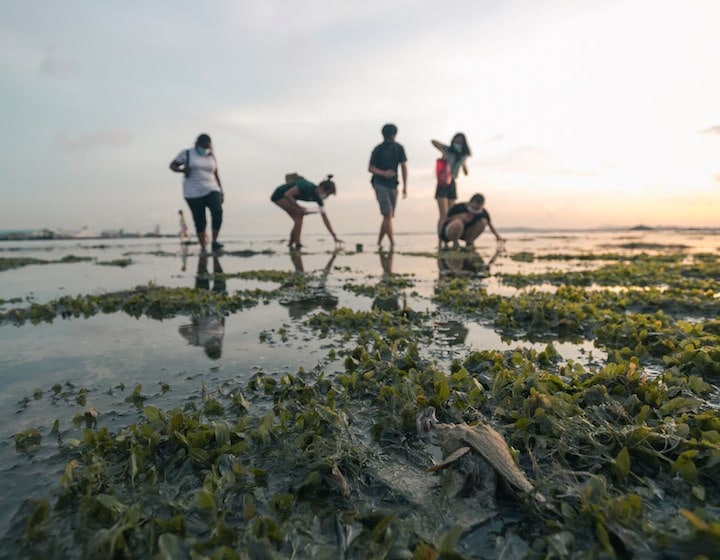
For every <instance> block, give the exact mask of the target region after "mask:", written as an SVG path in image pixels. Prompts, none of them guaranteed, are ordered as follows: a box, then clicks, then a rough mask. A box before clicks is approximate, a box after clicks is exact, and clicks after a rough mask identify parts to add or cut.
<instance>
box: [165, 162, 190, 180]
mask: <svg viewBox="0 0 720 560" xmlns="http://www.w3.org/2000/svg"><path fill="white" fill-rule="evenodd" d="M170 169H172V170H173V171H174V172H175V173H185V175H186V176H187V174H188V173H189V172H190V168H189V167H188V166H187V165H185V164H184V163H182V162H180V161H178V160H176V159H174V160H172V161H171V162H170Z"/></svg>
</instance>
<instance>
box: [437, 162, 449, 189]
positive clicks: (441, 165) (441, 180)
mask: <svg viewBox="0 0 720 560" xmlns="http://www.w3.org/2000/svg"><path fill="white" fill-rule="evenodd" d="M435 176H436V177H437V182H438V187H442V188H446V187H449V186H450V184H451V183H452V181H453V178H452V173H451V172H450V162H449V161H448V160H446V159H445V158H438V160H437V161H436V162H435Z"/></svg>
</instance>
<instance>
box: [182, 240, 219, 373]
mask: <svg viewBox="0 0 720 560" xmlns="http://www.w3.org/2000/svg"><path fill="white" fill-rule="evenodd" d="M207 264H208V257H207V255H206V254H203V255H200V259H199V260H198V268H197V275H196V276H195V288H196V289H198V290H210V275H209V274H208V268H207ZM212 279H213V286H212V291H213V292H217V293H225V275H224V274H223V270H222V267H221V266H220V259H219V258H218V257H217V256H214V257H213V275H212ZM179 331H180V334H181V335H182V336H183V338H184V339H185V340H187V341H188V344H192V345H193V346H202V347H203V348H205V354H206V355H207V357H208V358H210V359H211V360H217V359H218V358H220V356H221V355H222V341H223V337H224V336H225V317H224V316H222V315H219V314H217V313H210V314H206V315H193V317H192V322H191V323H190V324H189V325H182V326H181V327H180V329H179Z"/></svg>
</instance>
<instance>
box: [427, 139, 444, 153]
mask: <svg viewBox="0 0 720 560" xmlns="http://www.w3.org/2000/svg"><path fill="white" fill-rule="evenodd" d="M430 142H432V145H433V146H435V147H436V148H437V149H438V150H440V151H441V152H442V153H443V155H445V152H446V151H447V149H448V147H447V146H446V145H445V144H443V143H442V142H438V141H437V140H430Z"/></svg>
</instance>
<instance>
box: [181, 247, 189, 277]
mask: <svg viewBox="0 0 720 560" xmlns="http://www.w3.org/2000/svg"><path fill="white" fill-rule="evenodd" d="M180 252H181V255H182V271H183V272H185V270H186V269H187V260H188V253H189V251H188V246H187V245H186V244H185V243H183V244H182V245H181V246H180Z"/></svg>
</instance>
